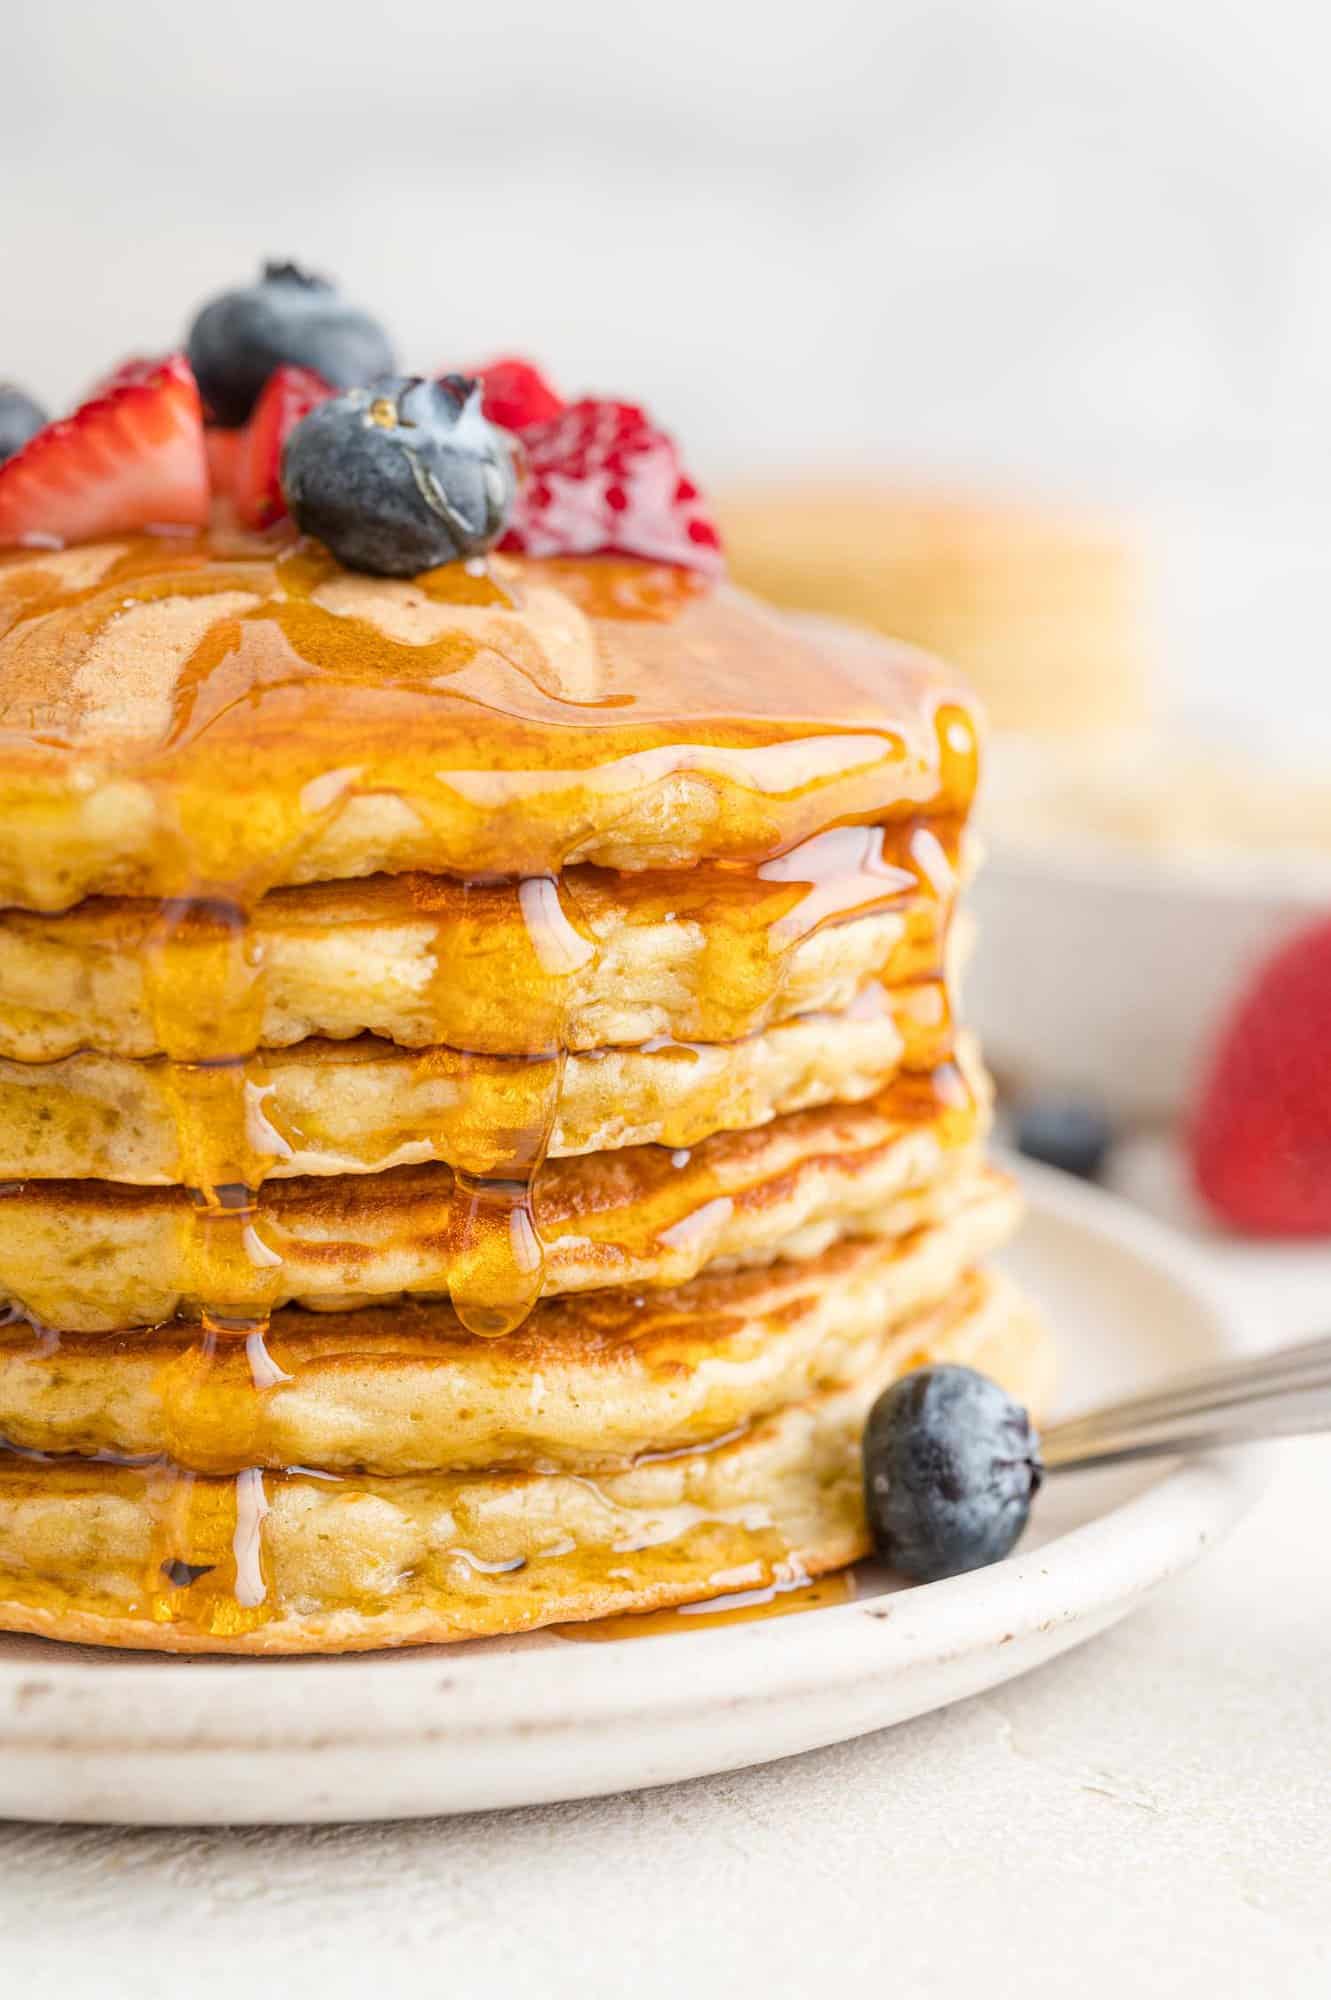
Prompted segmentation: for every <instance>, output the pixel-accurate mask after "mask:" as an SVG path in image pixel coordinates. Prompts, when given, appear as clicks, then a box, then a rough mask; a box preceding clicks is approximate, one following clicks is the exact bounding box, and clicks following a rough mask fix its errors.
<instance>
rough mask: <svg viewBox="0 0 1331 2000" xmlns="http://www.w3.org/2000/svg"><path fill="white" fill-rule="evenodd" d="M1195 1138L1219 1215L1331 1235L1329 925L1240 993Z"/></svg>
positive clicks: (1302, 938)
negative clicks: (1244, 991)
mask: <svg viewBox="0 0 1331 2000" xmlns="http://www.w3.org/2000/svg"><path fill="white" fill-rule="evenodd" d="M1190 1141H1191V1156H1192V1172H1193V1179H1194V1181H1195V1182H1196V1185H1197V1187H1198V1189H1199V1190H1200V1192H1201V1194H1202V1195H1203V1197H1204V1198H1205V1200H1206V1201H1207V1202H1208V1203H1209V1205H1210V1207H1211V1208H1212V1209H1213V1210H1214V1211H1215V1213H1216V1215H1217V1216H1219V1217H1220V1219H1221V1220H1222V1221H1224V1222H1227V1223H1229V1224H1231V1225H1232V1226H1233V1227H1236V1228H1238V1229H1245V1230H1251V1231H1253V1232H1254V1233H1256V1234H1258V1235H1262V1236H1331V922H1323V923H1320V924H1318V925H1316V926H1315V927H1314V928H1313V929H1312V930H1309V931H1304V932H1303V933H1301V935H1299V936H1298V937H1296V938H1294V939H1293V940H1292V942H1291V943H1289V944H1287V945H1285V946H1284V948H1283V949H1282V950H1280V951H1278V952H1277V953H1276V955H1275V957H1274V958H1273V959H1271V960H1270V961H1269V962H1268V963H1267V964H1266V965H1265V966H1264V967H1263V968H1262V970H1261V971H1260V972H1259V973H1258V975H1257V978H1256V980H1255V981H1254V983H1253V985H1252V986H1251V987H1250V988H1249V990H1248V992H1247V993H1246V994H1244V995H1243V997H1242V998H1241V999H1240V1001H1239V1004H1238V1007H1237V1009H1236V1010H1235V1012H1234V1014H1233V1016H1232V1017H1231V1019H1230V1021H1229V1023H1228V1025H1227V1026H1226V1027H1225V1029H1224V1030H1223V1032H1222V1034H1221V1036H1220V1039H1219V1042H1218V1043H1217V1045H1216V1049H1215V1052H1214V1055H1213V1057H1212V1060H1211V1067H1210V1070H1209V1073H1208V1075H1207V1077H1206V1079H1205V1083H1204V1087H1203V1090H1202V1095H1201V1101H1200V1105H1199V1108H1198V1112H1197V1116H1196V1119H1195V1121H1194V1123H1193V1128H1192V1132H1191V1135H1190Z"/></svg>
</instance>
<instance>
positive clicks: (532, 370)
mask: <svg viewBox="0 0 1331 2000" xmlns="http://www.w3.org/2000/svg"><path fill="white" fill-rule="evenodd" d="M462 373H463V374H464V375H475V376H479V378H480V383H481V408H482V410H483V411H484V412H485V415H486V416H487V417H488V418H489V419H490V422H491V423H492V424H499V425H501V426H502V428H503V429H504V430H506V431H525V430H526V429H527V427H528V426H529V425H530V424H543V423H545V422H546V421H547V419H548V418H550V417H557V416H558V415H559V412H560V411H561V410H562V409H563V408H564V398H563V397H562V396H561V395H560V394H559V393H558V391H557V390H555V389H552V388H551V386H550V384H549V383H548V382H547V381H546V379H545V377H544V375H542V373H541V371H540V369H539V368H536V367H534V366H533V365H532V363H531V362H530V361H521V360H518V359H517V358H516V357H515V356H512V355H506V356H505V357H504V358H503V360H501V361H490V362H487V363H486V364H485V366H484V367H481V368H464V369H463V370H462Z"/></svg>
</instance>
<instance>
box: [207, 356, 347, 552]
mask: <svg viewBox="0 0 1331 2000" xmlns="http://www.w3.org/2000/svg"><path fill="white" fill-rule="evenodd" d="M336 393H337V392H336V390H334V389H333V388H332V387H331V386H330V384H329V383H327V382H325V381H324V378H323V376H322V375H316V374H315V372H314V370H313V369H312V368H296V367H294V366H291V365H289V364H287V365H284V366H282V367H281V368H275V369H274V370H273V372H272V374H271V375H270V376H269V377H268V380H267V382H266V383H265V384H264V386H263V388H262V390H261V391H260V393H259V400H258V402H257V403H256V404H255V405H254V411H253V414H252V416H251V417H250V420H249V422H248V423H247V424H246V426H245V428H244V430H242V431H240V432H239V433H238V442H237V444H236V448H235V456H234V458H233V460H232V464H231V480H230V491H231V496H232V498H233V499H234V501H235V503H236V512H237V513H238V514H239V515H240V518H241V520H242V521H243V522H244V523H245V525H246V527H249V528H266V527H268V526H269V525H270V524H271V523H272V522H273V521H280V520H281V518H282V516H283V515H284V514H285V513H286V511H287V503H286V501H285V500H284V499H283V497H282V447H283V445H284V444H285V443H286V441H287V438H288V437H289V436H290V434H291V432H292V431H293V430H294V429H295V428H296V425H297V424H298V423H299V422H300V420H301V418H302V417H307V416H308V415H309V414H310V411H311V410H312V409H314V408H315V407H316V405H318V404H319V403H326V402H327V401H328V398H329V397H330V396H332V395H335V394H336Z"/></svg>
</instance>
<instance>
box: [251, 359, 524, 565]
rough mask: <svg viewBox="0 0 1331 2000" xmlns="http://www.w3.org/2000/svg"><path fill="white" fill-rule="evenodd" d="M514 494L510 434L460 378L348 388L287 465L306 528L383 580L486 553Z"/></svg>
mask: <svg viewBox="0 0 1331 2000" xmlns="http://www.w3.org/2000/svg"><path fill="white" fill-rule="evenodd" d="M513 488H514V475H513V465H512V460H511V459H510V457H509V449H508V444H507V442H506V440H505V438H504V434H503V432H502V431H499V430H497V429H496V428H495V427H494V425H492V424H490V423H487V422H486V419H485V417H484V416H483V415H482V413H481V393H480V387H479V385H478V384H477V383H476V382H473V381H470V380H468V379H467V377H465V376H462V375H445V376H444V377H443V378H442V379H441V380H439V381H437V382H431V381H426V380H424V379H423V378H422V377H420V376H405V377H400V378H397V379H392V378H390V379H388V380H386V381H382V382H375V383H372V384H371V385H370V387H369V388H366V389H350V390H348V391H347V393H346V394H345V395H342V396H335V397H334V398H333V399H332V401H331V402H327V403H321V404H320V405H319V407H318V409H316V410H312V411H311V413H310V414H309V416H307V417H306V418H305V419H304V420H303V421H302V422H301V423H299V424H297V426H296V428H295V430H293V431H292V433H291V436H290V437H289V438H288V440H287V446H286V451H285V452H284V454H283V457H282V490H283V492H284V493H285V495H286V501H287V506H288V508H289V509H290V511H291V513H292V515H293V516H294V517H295V519H296V521H297V522H298V523H299V525H300V526H301V527H302V528H303V529H304V530H305V532H306V533H307V534H310V535H315V536H317V537H318V539H319V540H320V541H321V542H326V543H327V545H328V547H329V548H330V549H331V550H332V551H333V554H334V555H335V556H336V557H337V558H338V561H339V562H343V563H345V564H346V565H347V567H348V568H349V569H361V570H369V571H370V572H371V573H372V574H374V575H377V576H414V575H415V574H416V573H417V572H418V571H419V570H423V569H433V568H434V567H435V566H436V565H437V564H439V563H446V562H455V561H457V560H458V559H459V558H461V557H465V556H475V555H481V554H482V553H483V552H484V551H485V550H486V549H488V548H489V547H491V545H492V544H493V543H494V542H495V541H496V540H497V539H498V537H499V536H500V535H501V534H502V532H503V529H504V525H505V522H506V521H507V518H508V511H509V508H510V507H511V506H512V503H513Z"/></svg>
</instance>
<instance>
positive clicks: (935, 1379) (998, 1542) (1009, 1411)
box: [864, 1363, 1044, 1583]
mask: <svg viewBox="0 0 1331 2000" xmlns="http://www.w3.org/2000/svg"><path fill="white" fill-rule="evenodd" d="M1043 1476H1044V1467H1043V1466H1042V1464H1041V1462H1040V1440H1039V1438H1038V1437H1037V1436H1036V1434H1035V1431H1034V1430H1033V1429H1032V1427H1031V1421H1030V1418H1029V1417H1028V1416H1027V1415H1026V1412H1025V1410H1023V1409H1022V1407H1021V1405H1020V1404H1019V1403H1014V1402H1013V1400H1012V1398H1011V1397H1010V1396H1009V1395H1007V1394H1006V1392H1005V1391H1004V1390H1002V1389H1000V1388H999V1386H998V1384H997V1382H992V1381H990V1379H989V1377H988V1376H987V1375H979V1374H977V1373H976V1371H975V1370H974V1369H973V1368H959V1367H956V1366H955V1365H953V1364H951V1363H942V1364H939V1365H938V1366H936V1367H933V1368H919V1369H916V1370H915V1372H914V1373H913V1374H910V1375H903V1376H902V1378H901V1380H900V1381H899V1382H894V1383H892V1385H891V1386H890V1387H889V1388H887V1389H885V1390H884V1391H883V1393H882V1395H881V1396H880V1397H879V1398H878V1401H877V1402H876V1403H875V1404H874V1406H873V1409H872V1410H871V1411H870V1412H869V1421H868V1423H867V1425H866V1426H865V1431H864V1505H865V1510H866V1512H867V1514H868V1517H869V1528H870V1531H871V1533H872V1535H873V1541H874V1547H875V1549H876V1550H877V1552H878V1554H879V1556H880V1557H881V1558H882V1560H883V1561H884V1562H885V1563H889V1564H890V1565H891V1567H892V1568H893V1569H895V1570H899V1571H900V1572H901V1574H902V1575H903V1576H909V1577H912V1578H914V1579H915V1580H916V1581H917V1582H919V1583H932V1582H934V1581H935V1580H936V1579H937V1578H938V1577H942V1576H957V1575H959V1574H960V1572H961V1571H962V1570H967V1569H981V1568H983V1566H984V1565H985V1564H986V1563H993V1562H999V1561H1001V1559H1002V1558H1003V1557H1004V1556H1005V1555H1006V1554H1007V1553H1008V1551H1009V1549H1011V1548H1012V1547H1013V1545H1014V1543H1015V1542H1016V1541H1017V1538H1018V1537H1019V1536H1020V1534H1021V1532H1022V1530H1023V1528H1024V1527H1025V1526H1026V1520H1027V1516H1028V1515H1029V1513H1030V1509H1031V1501H1032V1499H1033V1497H1034V1496H1035V1494H1036V1493H1037V1492H1038V1491H1039V1488H1040V1481H1041V1479H1042V1478H1043Z"/></svg>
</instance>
